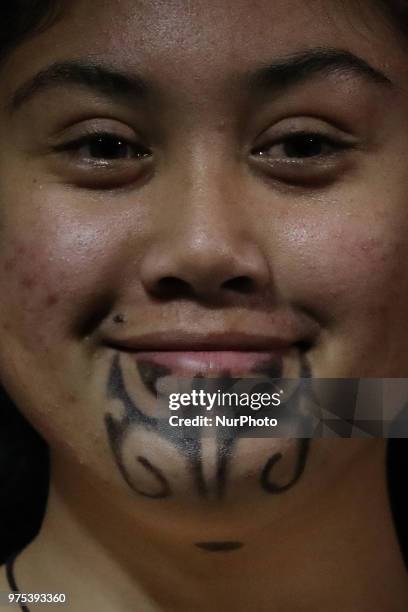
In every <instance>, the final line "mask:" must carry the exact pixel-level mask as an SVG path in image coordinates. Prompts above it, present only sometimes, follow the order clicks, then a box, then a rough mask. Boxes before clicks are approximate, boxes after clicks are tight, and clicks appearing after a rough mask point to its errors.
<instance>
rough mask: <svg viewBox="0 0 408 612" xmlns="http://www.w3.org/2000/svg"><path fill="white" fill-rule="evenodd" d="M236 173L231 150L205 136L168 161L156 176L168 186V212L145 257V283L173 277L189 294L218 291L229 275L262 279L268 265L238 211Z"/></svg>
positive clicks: (253, 281)
mask: <svg viewBox="0 0 408 612" xmlns="http://www.w3.org/2000/svg"><path fill="white" fill-rule="evenodd" d="M211 145H213V146H211ZM241 176H242V173H241V172H240V171H239V166H238V162H237V161H236V160H234V157H233V155H231V152H230V151H229V152H227V151H226V148H224V147H223V146H219V145H218V146H215V144H214V142H212V143H211V140H208V139H207V140H206V142H205V143H202V145H201V146H200V147H198V146H197V147H195V148H194V150H193V149H190V150H188V149H186V148H184V149H183V150H182V154H180V157H179V158H178V159H177V160H175V159H173V160H172V165H171V168H169V169H168V173H167V176H166V179H164V177H162V188H163V189H166V185H170V186H171V187H170V188H169V189H168V190H167V189H166V192H167V198H166V199H167V201H169V199H170V202H169V206H168V214H165V215H164V217H165V219H164V218H163V219H162V220H161V221H160V225H161V229H160V231H159V234H160V235H159V234H157V238H156V244H155V248H154V249H153V251H152V252H151V254H150V258H149V261H150V265H147V264H146V262H145V266H144V271H145V281H146V280H147V279H148V278H149V279H150V280H148V282H147V284H149V285H150V286H151V285H152V283H153V284H154V283H157V281H158V279H159V277H160V278H162V279H163V278H166V279H169V278H177V279H179V280H182V281H183V282H184V283H187V284H188V285H189V286H190V287H192V288H193V289H194V292H195V293H197V292H203V291H208V292H210V291H211V292H214V291H219V290H220V288H222V287H223V286H227V285H228V283H230V281H234V279H235V280H236V279H245V280H246V286H248V281H250V283H249V284H250V285H251V286H254V287H255V285H256V286H258V285H264V284H265V282H266V277H267V275H268V267H267V263H266V261H265V260H264V259H263V257H262V254H261V252H260V248H259V244H258V241H257V237H256V236H255V235H254V234H253V232H252V231H251V226H250V223H249V222H248V219H247V218H246V215H245V214H243V208H244V206H243V202H242V198H244V197H245V195H244V193H243V190H244V185H242V182H243V181H244V179H242V181H241V179H240V177H241ZM163 205H164V204H163ZM147 270H150V272H149V273H147ZM230 285H231V283H230ZM242 286H243V285H242Z"/></svg>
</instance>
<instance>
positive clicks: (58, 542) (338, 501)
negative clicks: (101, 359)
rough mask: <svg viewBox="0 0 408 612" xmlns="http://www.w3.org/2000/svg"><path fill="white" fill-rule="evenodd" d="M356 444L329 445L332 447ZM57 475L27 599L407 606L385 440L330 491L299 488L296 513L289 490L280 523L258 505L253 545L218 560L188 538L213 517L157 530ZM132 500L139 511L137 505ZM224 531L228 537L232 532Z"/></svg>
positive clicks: (109, 604) (63, 470) (166, 606)
mask: <svg viewBox="0 0 408 612" xmlns="http://www.w3.org/2000/svg"><path fill="white" fill-rule="evenodd" d="M324 442H326V443H327V441H324ZM351 442H352V441H349V440H336V441H334V440H329V443H330V445H331V447H333V446H335V445H336V444H341V445H344V444H348V443H351ZM315 444H323V441H321V442H320V441H319V442H315ZM53 466H54V467H53V474H52V482H51V489H50V496H49V503H48V507H47V512H46V516H45V520H44V524H43V527H42V529H41V532H40V534H39V536H38V537H37V538H36V539H35V540H34V542H33V543H32V544H31V545H30V546H29V547H28V548H27V549H26V550H25V551H24V553H22V555H21V556H20V557H19V558H18V560H17V562H16V565H15V574H16V580H17V584H18V586H19V588H20V590H21V591H22V592H54V593H66V594H67V596H68V597H69V599H70V606H71V607H70V609H72V611H73V612H76V611H77V610H78V611H79V610H83V609H98V610H99V611H100V612H105V611H108V610H109V611H111V610H118V611H121V612H122V611H123V612H127V610H129V611H130V610H134V609H138V610H143V612H159V611H160V612H161V611H162V610H177V612H184V611H185V612H187V611H188V610H191V609H194V610H196V611H197V612H201V611H202V612H204V611H208V610H214V611H218V610H219V611H221V610H222V611H225V610H234V611H236V612H240V611H241V610H242V611H247V610H248V609H256V610H259V611H260V612H261V611H262V612H263V611H265V612H266V611H267V610H268V611H270V610H274V609H276V610H280V611H285V612H286V611H288V612H289V611H292V610H293V609H296V610H309V609H313V610H321V609H322V610H325V609H333V606H334V605H335V606H336V608H338V609H341V610H343V611H344V612H346V611H348V610H355V609H366V608H367V609H369V608H370V603H371V604H372V609H384V610H385V609H387V610H388V609H390V610H391V609H392V610H395V611H396V612H397V611H399V610H401V612H402V610H405V609H407V604H408V587H407V584H406V582H407V581H406V572H405V568H404V566H403V563H402V559H401V555H400V551H399V548H398V543H397V541H396V537H395V533H394V529H393V525H392V520H391V516H390V511H389V507H388V501H387V490H386V481H385V443H384V442H383V441H378V442H375V443H373V444H372V445H371V446H368V447H365V448H364V450H363V451H362V452H361V453H360V455H359V457H358V459H356V458H355V457H354V459H353V471H352V473H350V471H349V470H347V469H345V470H344V473H342V474H336V477H335V478H333V484H332V485H331V486H327V483H326V486H325V488H324V494H322V492H321V490H319V479H317V480H316V481H314V480H313V479H311V480H310V479H309V482H306V483H305V484H304V485H302V486H304V487H305V491H306V488H308V495H307V496H306V500H307V501H305V502H304V503H303V504H302V503H301V504H298V500H297V497H295V496H290V495H289V493H288V494H287V500H286V501H285V502H282V499H280V500H279V504H280V506H279V515H277V514H276V513H275V512H274V510H273V507H272V506H269V508H268V512H267V516H268V517H269V518H268V520H266V521H265V520H264V519H265V512H264V511H263V509H261V510H258V508H257V505H256V504H254V508H253V515H252V516H248V517H247V521H248V524H247V527H246V529H245V530H244V532H241V535H242V533H244V536H245V537H244V540H245V546H243V547H242V548H240V549H237V550H224V551H220V550H219V551H217V552H214V551H208V550H207V551H206V550H202V549H199V548H197V546H194V544H193V541H194V540H193V541H192V539H191V538H192V536H193V537H194V535H195V541H200V540H202V537H201V536H200V534H201V533H202V529H203V528H204V529H206V527H205V525H204V520H207V521H208V520H209V518H208V516H207V517H203V523H201V522H198V521H197V522H194V520H193V519H191V517H190V519H189V520H188V521H187V522H186V523H184V522H183V521H182V520H181V521H180V524H176V523H174V524H173V527H169V526H168V521H166V518H165V516H164V515H163V521H157V520H154V521H153V522H152V521H151V520H149V513H148V512H147V513H146V517H147V518H146V520H140V521H139V520H135V514H134V513H133V512H128V510H124V509H123V507H124V506H122V505H120V506H117V505H115V503H114V502H112V500H111V499H110V496H109V491H108V492H106V493H101V490H103V487H101V486H98V487H97V488H96V487H93V486H92V485H91V484H90V483H89V482H88V481H87V480H86V478H85V477H83V476H82V474H81V470H80V469H79V466H71V467H68V466H67V464H66V462H63V461H62V460H61V461H60V460H59V458H58V457H54V458H53ZM321 469H322V468H321ZM306 480H307V479H306ZM300 495H301V496H302V492H300ZM133 503H134V504H135V506H134V507H135V509H136V511H137V508H136V505H137V504H138V499H137V498H136V499H134V500H133ZM149 503H151V504H155V503H157V500H149ZM269 503H270V502H269ZM283 504H286V505H287V507H286V511H283V510H282V508H283ZM164 514H165V510H164ZM222 515H223V512H222V510H221V509H219V510H217V511H216V514H214V518H215V520H216V521H222V520H224V521H225V522H227V521H228V516H225V517H223V516H222ZM193 518H194V517H193ZM203 525H204V527H203ZM194 531H195V534H194V535H193V532H194ZM224 533H225V534H226V535H230V534H229V533H228V529H227V528H225V532H224ZM206 535H207V534H206ZM206 539H207V538H206ZM227 539H228V538H227ZM379 576H380V577H381V579H380V580H379V579H378V577H379ZM379 602H381V605H379Z"/></svg>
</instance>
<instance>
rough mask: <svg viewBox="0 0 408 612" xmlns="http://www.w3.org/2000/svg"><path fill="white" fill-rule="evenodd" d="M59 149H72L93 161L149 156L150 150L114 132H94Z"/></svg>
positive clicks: (78, 154)
mask: <svg viewBox="0 0 408 612" xmlns="http://www.w3.org/2000/svg"><path fill="white" fill-rule="evenodd" d="M58 150H59V151H70V152H71V153H74V154H75V155H76V156H77V157H79V158H80V159H83V160H85V161H86V160H88V161H91V162H113V161H120V160H131V159H142V158H145V157H149V156H150V155H151V154H150V151H149V150H148V149H146V148H145V147H143V146H142V145H140V144H136V143H132V142H129V141H128V140H126V139H125V138H121V137H120V136H115V135H114V134H94V135H90V136H85V137H83V138H80V139H77V140H75V141H73V142H70V143H67V144H64V145H61V146H60V147H58Z"/></svg>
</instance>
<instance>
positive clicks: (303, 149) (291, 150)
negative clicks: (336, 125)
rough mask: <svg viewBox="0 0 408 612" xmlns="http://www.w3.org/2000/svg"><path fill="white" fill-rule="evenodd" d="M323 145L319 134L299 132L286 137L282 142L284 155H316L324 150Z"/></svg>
mask: <svg viewBox="0 0 408 612" xmlns="http://www.w3.org/2000/svg"><path fill="white" fill-rule="evenodd" d="M325 145H326V149H327V143H325V142H323V139H322V138H321V137H320V136H314V135H307V134H299V135H295V136H293V137H292V138H288V139H287V140H286V141H285V142H284V143H283V150H284V153H285V155H286V157H298V158H300V157H316V156H317V155H322V153H324V152H325Z"/></svg>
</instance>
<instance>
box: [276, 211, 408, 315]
mask: <svg viewBox="0 0 408 612" xmlns="http://www.w3.org/2000/svg"><path fill="white" fill-rule="evenodd" d="M406 225H407V224H406V222H405V223H398V222H396V221H393V220H392V218H391V215H390V217H389V218H385V217H383V216H381V215H378V216H377V217H376V216H374V215H372V216H371V217H369V216H367V217H365V218H364V219H363V218H360V217H356V216H354V217H353V216H352V215H350V216H343V217H341V216H340V215H339V216H337V217H336V216H332V217H331V218H326V219H324V218H320V219H319V220H318V221H316V220H308V219H306V220H305V219H302V224H300V223H299V224H293V225H290V226H288V228H287V230H286V231H285V233H284V240H285V246H284V247H283V246H282V253H284V254H285V258H286V259H285V265H283V264H282V266H281V268H282V271H281V272H279V276H280V284H281V286H282V287H284V291H285V292H286V294H287V296H288V298H290V299H296V300H297V301H299V302H300V303H302V304H303V305H304V306H306V307H307V308H310V309H311V310H312V312H315V313H317V314H318V316H319V317H320V318H321V319H323V320H324V321H327V322H334V323H335V324H336V326H337V327H339V326H349V325H350V324H355V323H357V324H358V325H359V324H360V322H361V321H362V322H364V324H365V326H367V323H368V321H367V317H371V318H372V319H377V320H378V318H388V317H389V314H390V313H394V314H395V315H398V312H399V309H400V308H401V307H402V306H403V304H405V305H406V304H407V303H408V287H407V280H406V276H407V275H406V266H405V263H404V262H406V261H407V257H408V241H407V240H406V239H405V236H406V235H407V233H406V231H407V228H406ZM402 303H403V304H402Z"/></svg>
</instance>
